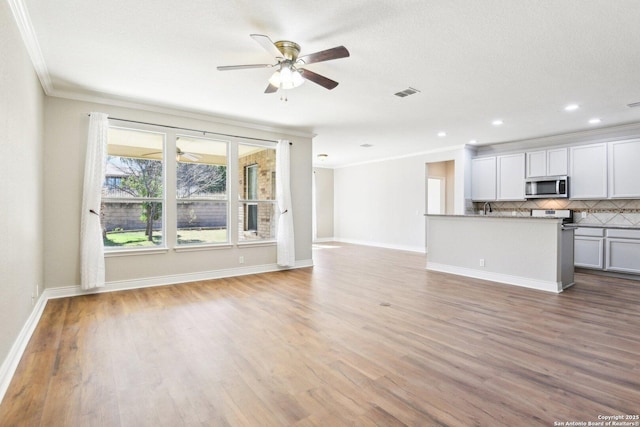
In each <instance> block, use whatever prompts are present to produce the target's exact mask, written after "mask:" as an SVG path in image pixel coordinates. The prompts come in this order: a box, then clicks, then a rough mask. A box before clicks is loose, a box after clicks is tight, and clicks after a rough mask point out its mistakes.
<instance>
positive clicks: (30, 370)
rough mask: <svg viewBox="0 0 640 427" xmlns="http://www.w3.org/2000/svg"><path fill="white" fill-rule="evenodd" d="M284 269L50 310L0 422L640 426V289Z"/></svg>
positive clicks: (413, 264)
mask: <svg viewBox="0 0 640 427" xmlns="http://www.w3.org/2000/svg"><path fill="white" fill-rule="evenodd" d="M314 260H315V263H316V266H315V267H313V268H305V269H299V270H294V271H288V272H278V273H269V274H260V275H254V276H244V277H238V278H230V279H222V280H212V281H203V282H196V283H192V284H184V285H177V286H164V287H157V288H147V289H141V290H134V291H126V292H114V293H108V294H100V295H89V296H83V297H75V298H64V299H58V300H51V301H49V303H48V304H47V307H46V309H45V312H44V314H43V316H42V320H41V322H40V324H39V326H38V328H37V330H36V331H35V334H34V336H33V338H32V340H31V342H30V344H29V346H28V348H27V351H26V352H25V354H24V357H23V359H22V361H21V363H20V366H19V368H18V370H17V372H16V374H15V377H14V379H13V382H12V384H11V386H10V388H9V390H8V392H7V394H6V396H5V399H4V401H3V403H2V405H1V406H0V426H47V427H49V426H83V427H84V426H136V427H138V426H154V427H155V426H171V427H175V426H289V425H293V426H343V425H355V426H374V425H378V426H395V425H411V426H438V425H446V426H473V425H477V426H536V425H540V426H554V425H560V424H554V422H557V423H560V422H564V423H566V422H569V421H583V422H585V423H586V422H589V421H592V422H593V421H598V416H609V415H618V414H624V415H634V414H639V413H640V310H639V308H640V282H634V281H625V280H621V279H611V278H607V277H600V276H593V275H586V274H578V275H577V276H576V277H577V280H576V285H575V286H574V287H573V288H570V289H569V290H567V291H565V292H564V293H563V294H560V295H555V294H550V293H545V292H541V291H534V290H527V289H521V288H517V287H513V286H508V285H499V284H494V283H490V282H484V281H481V280H472V279H466V278H460V277H457V276H453V275H447V274H443V273H435V272H427V271H425V269H424V266H425V261H426V259H425V256H424V255H420V254H415V253H409V252H400V251H392V250H385V249H378V248H370V247H361V246H354V245H347V244H324V245H319V246H318V247H317V248H316V249H315V251H314Z"/></svg>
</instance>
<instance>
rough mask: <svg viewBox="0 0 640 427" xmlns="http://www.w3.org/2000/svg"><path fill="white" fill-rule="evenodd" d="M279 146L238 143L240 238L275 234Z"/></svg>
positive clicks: (241, 239) (272, 236)
mask: <svg viewBox="0 0 640 427" xmlns="http://www.w3.org/2000/svg"><path fill="white" fill-rule="evenodd" d="M275 166H276V150H275V148H271V147H263V146H256V145H248V144H239V145H238V174H239V182H240V185H239V186H238V197H239V199H240V205H239V208H238V241H239V242H247V241H256V240H272V239H274V238H275V226H276V223H275V213H276V209H275V198H276V195H275Z"/></svg>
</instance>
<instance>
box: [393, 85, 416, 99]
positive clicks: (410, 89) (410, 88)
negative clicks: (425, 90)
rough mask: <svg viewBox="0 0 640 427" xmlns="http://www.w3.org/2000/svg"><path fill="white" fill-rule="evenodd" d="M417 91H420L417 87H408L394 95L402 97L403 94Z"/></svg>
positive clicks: (407, 94) (406, 94)
mask: <svg viewBox="0 0 640 427" xmlns="http://www.w3.org/2000/svg"><path fill="white" fill-rule="evenodd" d="M418 92H420V91H419V90H418V89H415V88H412V87H409V88H408V89H405V90H403V91H400V92H396V93H395V94H394V95H395V96H399V97H400V98H404V97H405V96H409V95H413V94H414V93H418Z"/></svg>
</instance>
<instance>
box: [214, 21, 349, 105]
mask: <svg viewBox="0 0 640 427" xmlns="http://www.w3.org/2000/svg"><path fill="white" fill-rule="evenodd" d="M250 36H251V38H252V39H254V40H255V41H256V42H258V44H260V46H262V47H263V48H264V49H265V50H266V51H267V52H269V53H270V54H271V55H273V56H274V57H275V60H276V63H275V64H248V65H226V66H220V67H218V70H219V71H229V70H243V69H249V68H273V67H277V70H276V72H275V73H273V75H272V76H271V78H270V79H269V85H268V86H267V88H266V89H265V91H264V93H274V92H277V91H278V89H293V88H294V87H298V86H300V85H301V84H302V83H304V81H305V80H310V81H312V82H313V83H315V84H318V85H320V86H322V87H324V88H326V89H329V90H331V89H334V88H335V87H336V86H338V82H336V81H335V80H331V79H330V78H328V77H325V76H322V75H320V74H318V73H314V72H313V71H311V70H307V69H306V68H300V67H302V66H305V65H309V64H314V63H316V62H324V61H330V60H332V59H339V58H346V57H348V56H349V51H348V50H347V48H346V47H344V46H337V47H334V48H331V49H326V50H322V51H320V52H316V53H310V54H308V55H304V56H298V55H299V54H300V45H298V44H297V43H294V42H292V41H288V40H281V41H277V42H273V41H271V39H270V38H269V37H268V36H265V35H262V34H251V35H250Z"/></svg>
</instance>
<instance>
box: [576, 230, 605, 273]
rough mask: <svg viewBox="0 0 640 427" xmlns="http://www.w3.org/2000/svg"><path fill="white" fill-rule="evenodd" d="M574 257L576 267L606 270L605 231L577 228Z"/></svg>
mask: <svg viewBox="0 0 640 427" xmlns="http://www.w3.org/2000/svg"><path fill="white" fill-rule="evenodd" d="M573 256H574V261H573V263H574V265H575V266H576V267H582V268H593V269H597V270H602V269H604V229H602V228H577V229H576V231H575V237H574V253H573Z"/></svg>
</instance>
